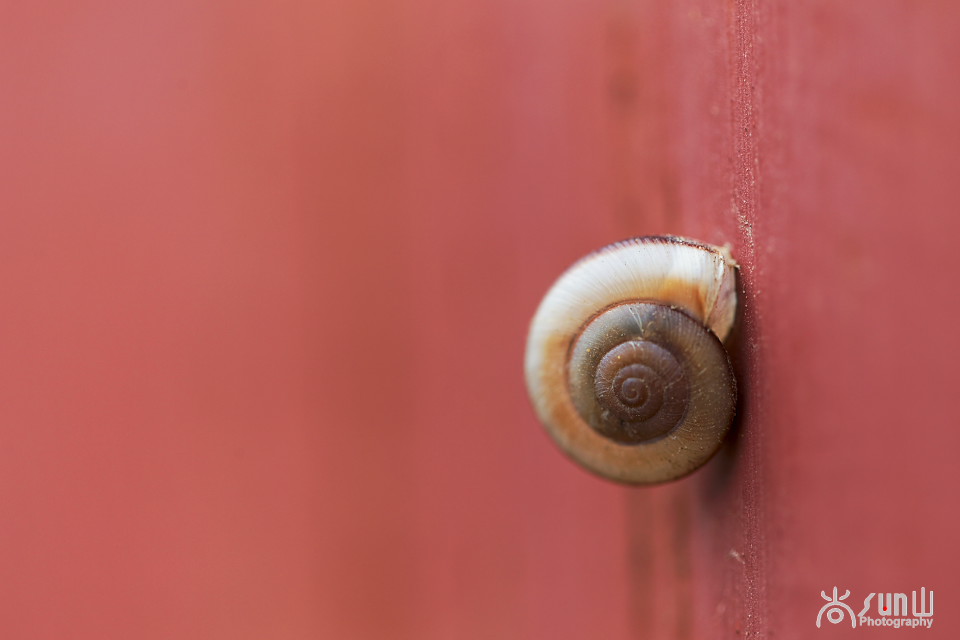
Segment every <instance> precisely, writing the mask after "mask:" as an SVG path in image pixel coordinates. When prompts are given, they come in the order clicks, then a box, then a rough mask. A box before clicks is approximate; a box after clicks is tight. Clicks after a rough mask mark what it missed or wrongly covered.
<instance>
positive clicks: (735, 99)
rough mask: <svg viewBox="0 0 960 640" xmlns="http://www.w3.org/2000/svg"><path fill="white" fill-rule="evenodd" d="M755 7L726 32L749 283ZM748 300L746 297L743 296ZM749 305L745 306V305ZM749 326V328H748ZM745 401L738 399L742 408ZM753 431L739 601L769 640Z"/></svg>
mask: <svg viewBox="0 0 960 640" xmlns="http://www.w3.org/2000/svg"><path fill="white" fill-rule="evenodd" d="M758 2H759V0H735V2H734V3H733V4H732V14H731V23H730V28H729V37H730V45H731V46H730V51H731V52H732V55H733V64H732V71H733V96H732V105H731V107H732V116H733V117H732V122H733V135H732V142H733V150H732V151H733V158H732V159H733V166H732V169H733V184H732V199H731V200H732V201H731V204H732V213H733V215H735V216H736V222H737V227H738V229H739V231H740V240H741V249H740V252H741V256H742V257H741V263H742V264H743V265H744V267H743V269H744V272H743V274H742V275H743V277H744V279H746V280H752V279H753V274H754V271H755V269H756V248H755V238H754V233H753V232H754V221H755V220H756V216H757V202H758V200H759V189H760V156H759V150H758V149H759V146H758V132H759V114H758V90H759V88H758V83H759V73H758V66H759V65H758V58H757V42H758V36H757V32H758V13H759V12H758ZM744 297H745V298H746V296H744ZM744 303H745V305H747V306H752V305H750V301H749V300H744ZM751 324H752V323H751ZM748 358H749V359H750V361H751V364H750V366H749V369H750V370H751V371H753V372H755V371H756V369H757V367H756V366H755V360H756V354H755V353H753V349H750V353H749V354H748ZM745 400H747V399H746V398H742V399H741V403H743V402H744V401H745ZM748 423H749V424H750V425H751V426H753V428H752V429H748V430H745V433H744V434H743V437H744V442H743V445H745V446H744V447H743V450H744V453H745V459H744V460H743V461H742V469H743V477H742V484H741V487H742V489H741V491H742V494H741V504H742V508H743V511H742V514H743V515H742V521H741V531H740V537H741V544H742V549H743V558H744V563H743V573H742V576H743V581H742V584H741V585H740V589H741V593H740V596H741V597H740V599H741V602H742V606H743V620H742V621H741V622H742V625H743V633H744V637H747V638H755V637H765V636H766V635H767V631H768V630H767V625H766V581H765V580H766V578H765V576H766V540H765V529H764V513H763V505H764V496H763V491H764V490H763V487H764V485H763V478H762V464H763V456H762V455H761V454H762V438H761V437H760V435H761V434H760V433H759V429H757V426H758V423H757V422H756V421H748Z"/></svg>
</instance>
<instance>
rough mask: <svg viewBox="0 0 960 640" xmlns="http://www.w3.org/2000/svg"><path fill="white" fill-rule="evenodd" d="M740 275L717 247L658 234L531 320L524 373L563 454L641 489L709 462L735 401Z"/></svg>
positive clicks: (554, 292)
mask: <svg viewBox="0 0 960 640" xmlns="http://www.w3.org/2000/svg"><path fill="white" fill-rule="evenodd" d="M735 266H736V265H735V263H734V262H733V260H732V259H731V258H730V257H729V255H728V254H726V253H725V252H724V251H723V250H721V249H718V248H716V247H712V246H710V245H704V244H701V243H697V242H694V241H690V240H686V239H683V238H676V237H669V236H668V237H648V238H636V239H633V240H627V241H624V242H619V243H616V244H613V245H610V246H608V247H605V248H603V249H601V250H599V251H597V252H595V253H593V254H591V255H589V256H587V257H586V258H584V259H583V260H581V261H579V262H578V263H576V264H575V265H574V266H573V267H571V268H570V269H569V270H568V271H567V272H566V273H564V274H563V275H562V276H561V277H560V279H559V280H558V281H557V282H556V284H554V286H553V287H552V288H551V289H550V291H549V292H548V293H547V295H546V297H545V298H544V300H543V302H542V303H541V305H540V307H539V309H538V310H537V313H536V315H535V316H534V319H533V322H532V323H531V328H530V334H529V337H528V341H527V352H526V362H525V369H526V378H527V386H528V389H529V391H530V397H531V399H532V401H533V405H534V408H535V410H536V411H537V414H538V415H539V417H540V419H541V421H542V422H543V423H544V425H545V426H546V427H547V430H548V432H549V433H550V435H551V436H552V437H553V438H554V440H556V442H557V443H558V444H559V445H560V447H561V448H562V449H563V450H564V451H566V452H567V453H568V454H569V455H570V456H571V457H573V458H574V459H575V460H577V461H578V462H580V463H581V464H583V465H584V466H585V467H587V468H588V469H590V470H592V471H594V472H596V473H599V474H600V475H603V476H606V477H608V478H611V479H615V480H619V481H623V482H630V483H654V482H663V481H666V480H670V479H674V478H677V477H680V476H682V475H685V474H687V473H689V472H691V471H693V470H694V469H696V468H697V467H699V466H700V465H701V464H703V463H704V462H706V460H707V459H709V458H710V456H711V455H712V454H713V453H714V452H715V451H716V449H717V448H718V447H719V443H720V442H721V441H722V439H723V436H724V435H725V434H726V432H727V430H728V429H729V426H730V423H731V421H732V418H733V414H734V410H735V404H736V382H735V380H734V378H733V373H732V370H731V367H730V363H729V360H728V358H727V355H726V352H725V350H724V349H723V345H722V342H721V340H722V339H723V338H725V337H726V336H727V335H728V333H729V331H730V329H731V327H732V324H733V318H734V314H735V311H736V291H735V272H734V267H735Z"/></svg>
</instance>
